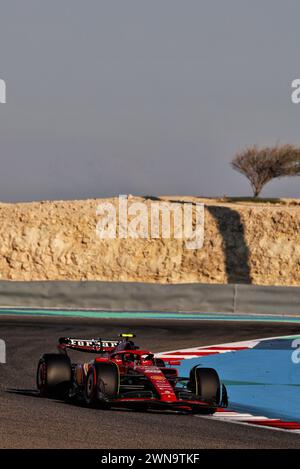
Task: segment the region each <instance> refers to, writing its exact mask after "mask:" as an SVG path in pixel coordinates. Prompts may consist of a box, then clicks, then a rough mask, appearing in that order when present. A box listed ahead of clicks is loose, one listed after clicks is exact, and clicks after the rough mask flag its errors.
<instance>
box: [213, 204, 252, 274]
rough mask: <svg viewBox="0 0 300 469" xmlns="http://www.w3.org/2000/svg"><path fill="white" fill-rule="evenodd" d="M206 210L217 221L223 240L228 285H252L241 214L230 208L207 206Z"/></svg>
mask: <svg viewBox="0 0 300 469" xmlns="http://www.w3.org/2000/svg"><path fill="white" fill-rule="evenodd" d="M206 208H207V210H208V211H209V213H210V214H211V215H212V216H213V217H214V219H215V220H216V222H217V225H218V228H219V232H220V234H221V236H222V238H223V246H224V255H225V264H226V265H225V268H226V274H227V281H228V283H252V278H251V273H250V267H249V249H248V246H247V243H246V240H245V229H244V225H243V222H242V220H241V216H240V214H239V213H238V212H236V211H235V210H233V209H231V208H228V207H220V206H215V205H207V206H206Z"/></svg>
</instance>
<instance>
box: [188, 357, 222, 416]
mask: <svg viewBox="0 0 300 469" xmlns="http://www.w3.org/2000/svg"><path fill="white" fill-rule="evenodd" d="M190 389H191V391H192V392H193V393H194V394H195V395H196V396H197V398H198V399H199V400H201V401H204V402H206V403H207V404H209V407H207V408H206V410H205V408H203V411H204V412H205V413H213V412H214V411H215V408H216V407H217V406H218V405H219V404H220V400H221V389H222V388H221V383H220V378H219V375H218V373H217V372H216V370H214V369H213V368H201V367H197V366H195V367H194V368H192V369H191V371H190Z"/></svg>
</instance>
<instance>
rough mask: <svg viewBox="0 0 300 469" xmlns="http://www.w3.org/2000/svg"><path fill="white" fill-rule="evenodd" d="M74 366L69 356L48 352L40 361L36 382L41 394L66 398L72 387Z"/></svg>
mask: <svg viewBox="0 0 300 469" xmlns="http://www.w3.org/2000/svg"><path fill="white" fill-rule="evenodd" d="M71 378H72V368H71V362H70V359H69V357H67V356H65V355H61V354H59V353H46V354H44V355H43V356H42V357H41V358H40V361H39V363H38V367H37V373H36V384H37V388H38V390H39V392H40V395H41V396H44V397H56V398H65V397H66V396H67V393H68V390H69V388H70V384H71Z"/></svg>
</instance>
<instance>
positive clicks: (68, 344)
mask: <svg viewBox="0 0 300 469" xmlns="http://www.w3.org/2000/svg"><path fill="white" fill-rule="evenodd" d="M119 343H120V340H111V339H72V338H69V337H60V339H58V348H59V349H60V350H66V349H67V348H69V349H72V350H78V351H79V352H89V353H106V352H113V351H114V350H115V348H116V347H117V345H118V344H119Z"/></svg>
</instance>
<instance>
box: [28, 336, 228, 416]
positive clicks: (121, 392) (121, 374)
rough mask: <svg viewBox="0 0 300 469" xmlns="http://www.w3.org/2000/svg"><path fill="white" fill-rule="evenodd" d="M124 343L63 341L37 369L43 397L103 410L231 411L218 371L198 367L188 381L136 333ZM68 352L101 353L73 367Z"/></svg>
mask: <svg viewBox="0 0 300 469" xmlns="http://www.w3.org/2000/svg"><path fill="white" fill-rule="evenodd" d="M120 337H121V338H120V339H119V340H110V339H90V340H88V339H72V338H60V339H59V344H58V350H59V353H50V354H45V355H43V356H42V357H41V359H40V361H39V363H38V368H37V388H38V389H39V391H40V395H41V396H48V397H51V396H53V397H56V398H65V399H76V400H77V399H78V400H79V401H83V402H84V403H85V404H86V405H90V406H95V405H97V406H100V407H102V408H109V407H111V406H115V407H120V406H123V407H129V408H133V409H138V410H147V409H150V408H151V409H170V410H181V411H189V412H195V413H203V414H212V413H214V412H215V410H216V409H217V407H219V406H227V393H226V388H225V386H224V385H222V384H221V383H220V379H219V376H218V374H217V372H216V371H215V370H214V369H213V368H201V367H199V366H195V367H193V368H192V369H191V371H190V375H189V377H187V378H181V377H179V376H178V370H177V369H176V368H172V367H170V365H169V364H168V363H166V362H165V361H163V360H162V359H160V358H155V356H154V354H153V353H151V352H149V351H147V350H139V347H137V346H136V345H135V344H134V342H133V341H132V340H131V339H132V338H133V337H134V334H120ZM67 349H73V350H77V351H82V352H89V353H96V354H97V355H98V356H97V357H96V358H95V359H94V360H92V361H90V362H88V363H80V364H79V363H72V362H71V360H70V357H69V356H68V354H67Z"/></svg>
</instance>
